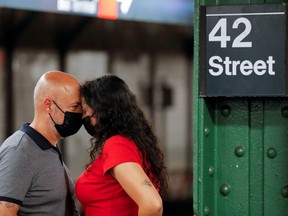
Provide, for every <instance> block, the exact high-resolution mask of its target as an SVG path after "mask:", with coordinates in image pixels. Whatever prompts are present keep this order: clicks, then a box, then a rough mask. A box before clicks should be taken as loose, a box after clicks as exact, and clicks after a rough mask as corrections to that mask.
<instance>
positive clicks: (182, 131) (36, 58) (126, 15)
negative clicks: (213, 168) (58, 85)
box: [0, 0, 194, 216]
mask: <svg viewBox="0 0 288 216" xmlns="http://www.w3.org/2000/svg"><path fill="white" fill-rule="evenodd" d="M193 4H194V3H193V0H165V1H164V0H163V1H155V0H154V1H152V0H145V1H143V0H25V1H23V0H9V1H8V0H0V87H1V91H0V122H1V124H0V143H2V142H3V141H4V139H6V138H7V137H8V136H9V135H11V134H12V133H13V132H14V131H15V130H17V129H19V128H20V127H21V126H22V123H23V122H31V120H32V118H33V114H34V113H33V90H34V86H35V84H36V82H37V80H38V79H39V78H40V76H41V75H42V74H43V73H45V72H46V71H49V70H62V71H65V72H67V73H70V74H72V75H74V76H75V77H76V78H78V79H79V80H80V81H81V82H84V81H86V80H90V79H94V78H96V77H99V76H101V75H104V74H115V75H118V76H119V77H121V78H122V79H124V80H125V82H126V83H127V84H128V85H129V87H130V89H131V90H132V91H133V92H134V93H135V95H136V97H137V98H138V101H139V103H140V106H141V107H142V109H143V110H144V112H145V114H146V116H147V118H148V119H149V120H150V121H151V122H152V123H153V125H154V128H155V131H156V134H157V136H158V138H159V141H160V145H161V149H162V151H163V152H164V155H165V160H166V165H167V168H168V172H169V177H170V179H169V197H168V199H167V200H166V201H165V204H164V205H165V207H164V211H165V212H164V215H166V216H168V215H173V216H186V215H192V214H193V213H192V212H193V202H192V190H193V188H192V170H193V162H192V155H193V139H192V138H193V134H192V130H193V128H192V123H193V116H192V108H193V107H192V88H193V86H192V83H193V82H192V75H193ZM89 140H90V136H89V135H88V134H87V133H86V131H85V130H84V129H83V128H81V130H80V131H79V132H78V134H76V135H74V136H72V137H69V138H67V139H65V140H64V141H63V142H61V143H60V147H61V150H62V152H63V155H64V160H65V162H66V164H67V165H68V167H69V168H70V171H71V173H72V175H73V179H74V180H76V179H77V178H78V176H79V175H80V174H81V173H82V172H83V170H84V166H85V164H86V163H87V162H88V161H89V155H88V152H87V149H88V148H89V147H90V141H89Z"/></svg>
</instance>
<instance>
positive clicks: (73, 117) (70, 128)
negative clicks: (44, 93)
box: [49, 101, 82, 137]
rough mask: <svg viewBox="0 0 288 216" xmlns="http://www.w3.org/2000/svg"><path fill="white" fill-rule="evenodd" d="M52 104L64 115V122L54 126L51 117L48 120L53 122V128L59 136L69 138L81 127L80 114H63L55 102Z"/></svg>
mask: <svg viewBox="0 0 288 216" xmlns="http://www.w3.org/2000/svg"><path fill="white" fill-rule="evenodd" d="M53 103H54V104H55V105H56V106H57V108H58V109H59V110H61V112H63V113H64V121H63V124H61V125H60V124H56V123H55V121H54V119H53V118H52V116H51V115H50V114H49V115H50V118H51V119H52V121H53V122H54V125H55V128H56V130H57V131H58V133H59V134H60V136H61V137H67V136H71V135H73V134H75V133H77V132H78V131H79V129H80V128H81V126H82V113H75V112H67V111H66V112H64V111H63V110H62V109H61V108H60V107H59V106H58V105H57V104H56V102H55V101H53Z"/></svg>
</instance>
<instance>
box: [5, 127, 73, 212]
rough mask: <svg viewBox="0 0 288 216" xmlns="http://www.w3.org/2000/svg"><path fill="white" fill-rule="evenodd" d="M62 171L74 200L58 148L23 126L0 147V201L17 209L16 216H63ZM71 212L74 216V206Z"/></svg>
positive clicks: (63, 192) (63, 183) (63, 180)
mask: <svg viewBox="0 0 288 216" xmlns="http://www.w3.org/2000/svg"><path fill="white" fill-rule="evenodd" d="M65 170H66V172H67V176H68V181H69V187H70V194H71V195H72V197H73V198H74V184H73V181H72V180H71V175H70V173H69V171H68V169H67V167H66V166H65V165H64V164H63V161H62V157H61V153H60V152H59V150H58V148H56V147H54V146H53V145H51V144H50V143H49V141H48V140H47V139H46V138H45V137H43V136H42V135H41V134H40V133H38V132H37V131H36V130H34V129H33V128H31V127H30V126H29V125H28V124H24V125H23V127H22V128H21V129H20V130H19V131H16V132H15V133H14V134H13V135H12V136H10V137H9V138H7V139H6V140H5V141H4V143H3V144H2V145H1V146H0V201H8V202H12V203H16V204H18V205H20V206H21V207H20V210H19V212H18V215H41V216H42V215H43V216H46V215H47V216H48V215H49V216H51V215H55V216H56V215H59V216H60V215H61V216H64V215H65V203H66V196H67V186H66V185H67V184H66V181H65V175H64V171H65ZM73 201H74V200H73ZM73 212H74V213H73V214H72V215H78V211H77V209H76V205H75V203H74V205H73Z"/></svg>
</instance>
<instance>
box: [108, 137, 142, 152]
mask: <svg viewBox="0 0 288 216" xmlns="http://www.w3.org/2000/svg"><path fill="white" fill-rule="evenodd" d="M116 146H117V147H116ZM121 146H122V147H129V148H136V149H137V146H136V144H135V142H134V141H133V140H131V139H130V138H128V137H126V136H123V135H114V136H111V137H110V138H108V139H107V140H106V142H105V145H104V149H107V148H115V147H116V148H121Z"/></svg>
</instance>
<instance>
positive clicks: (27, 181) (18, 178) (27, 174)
mask: <svg viewBox="0 0 288 216" xmlns="http://www.w3.org/2000/svg"><path fill="white" fill-rule="evenodd" d="M36 163H37V161H36ZM31 167H32V164H31V162H30V159H29V157H28V155H27V154H25V153H24V152H23V151H22V150H20V149H18V148H8V149H6V150H5V152H4V153H3V152H2V155H1V157H0V176H1V177H0V201H7V202H12V203H16V204H18V205H22V202H23V199H24V197H25V194H26V192H27V191H28V189H29V187H30V185H31V181H32V175H33V172H32V170H31V169H32V168H31Z"/></svg>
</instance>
